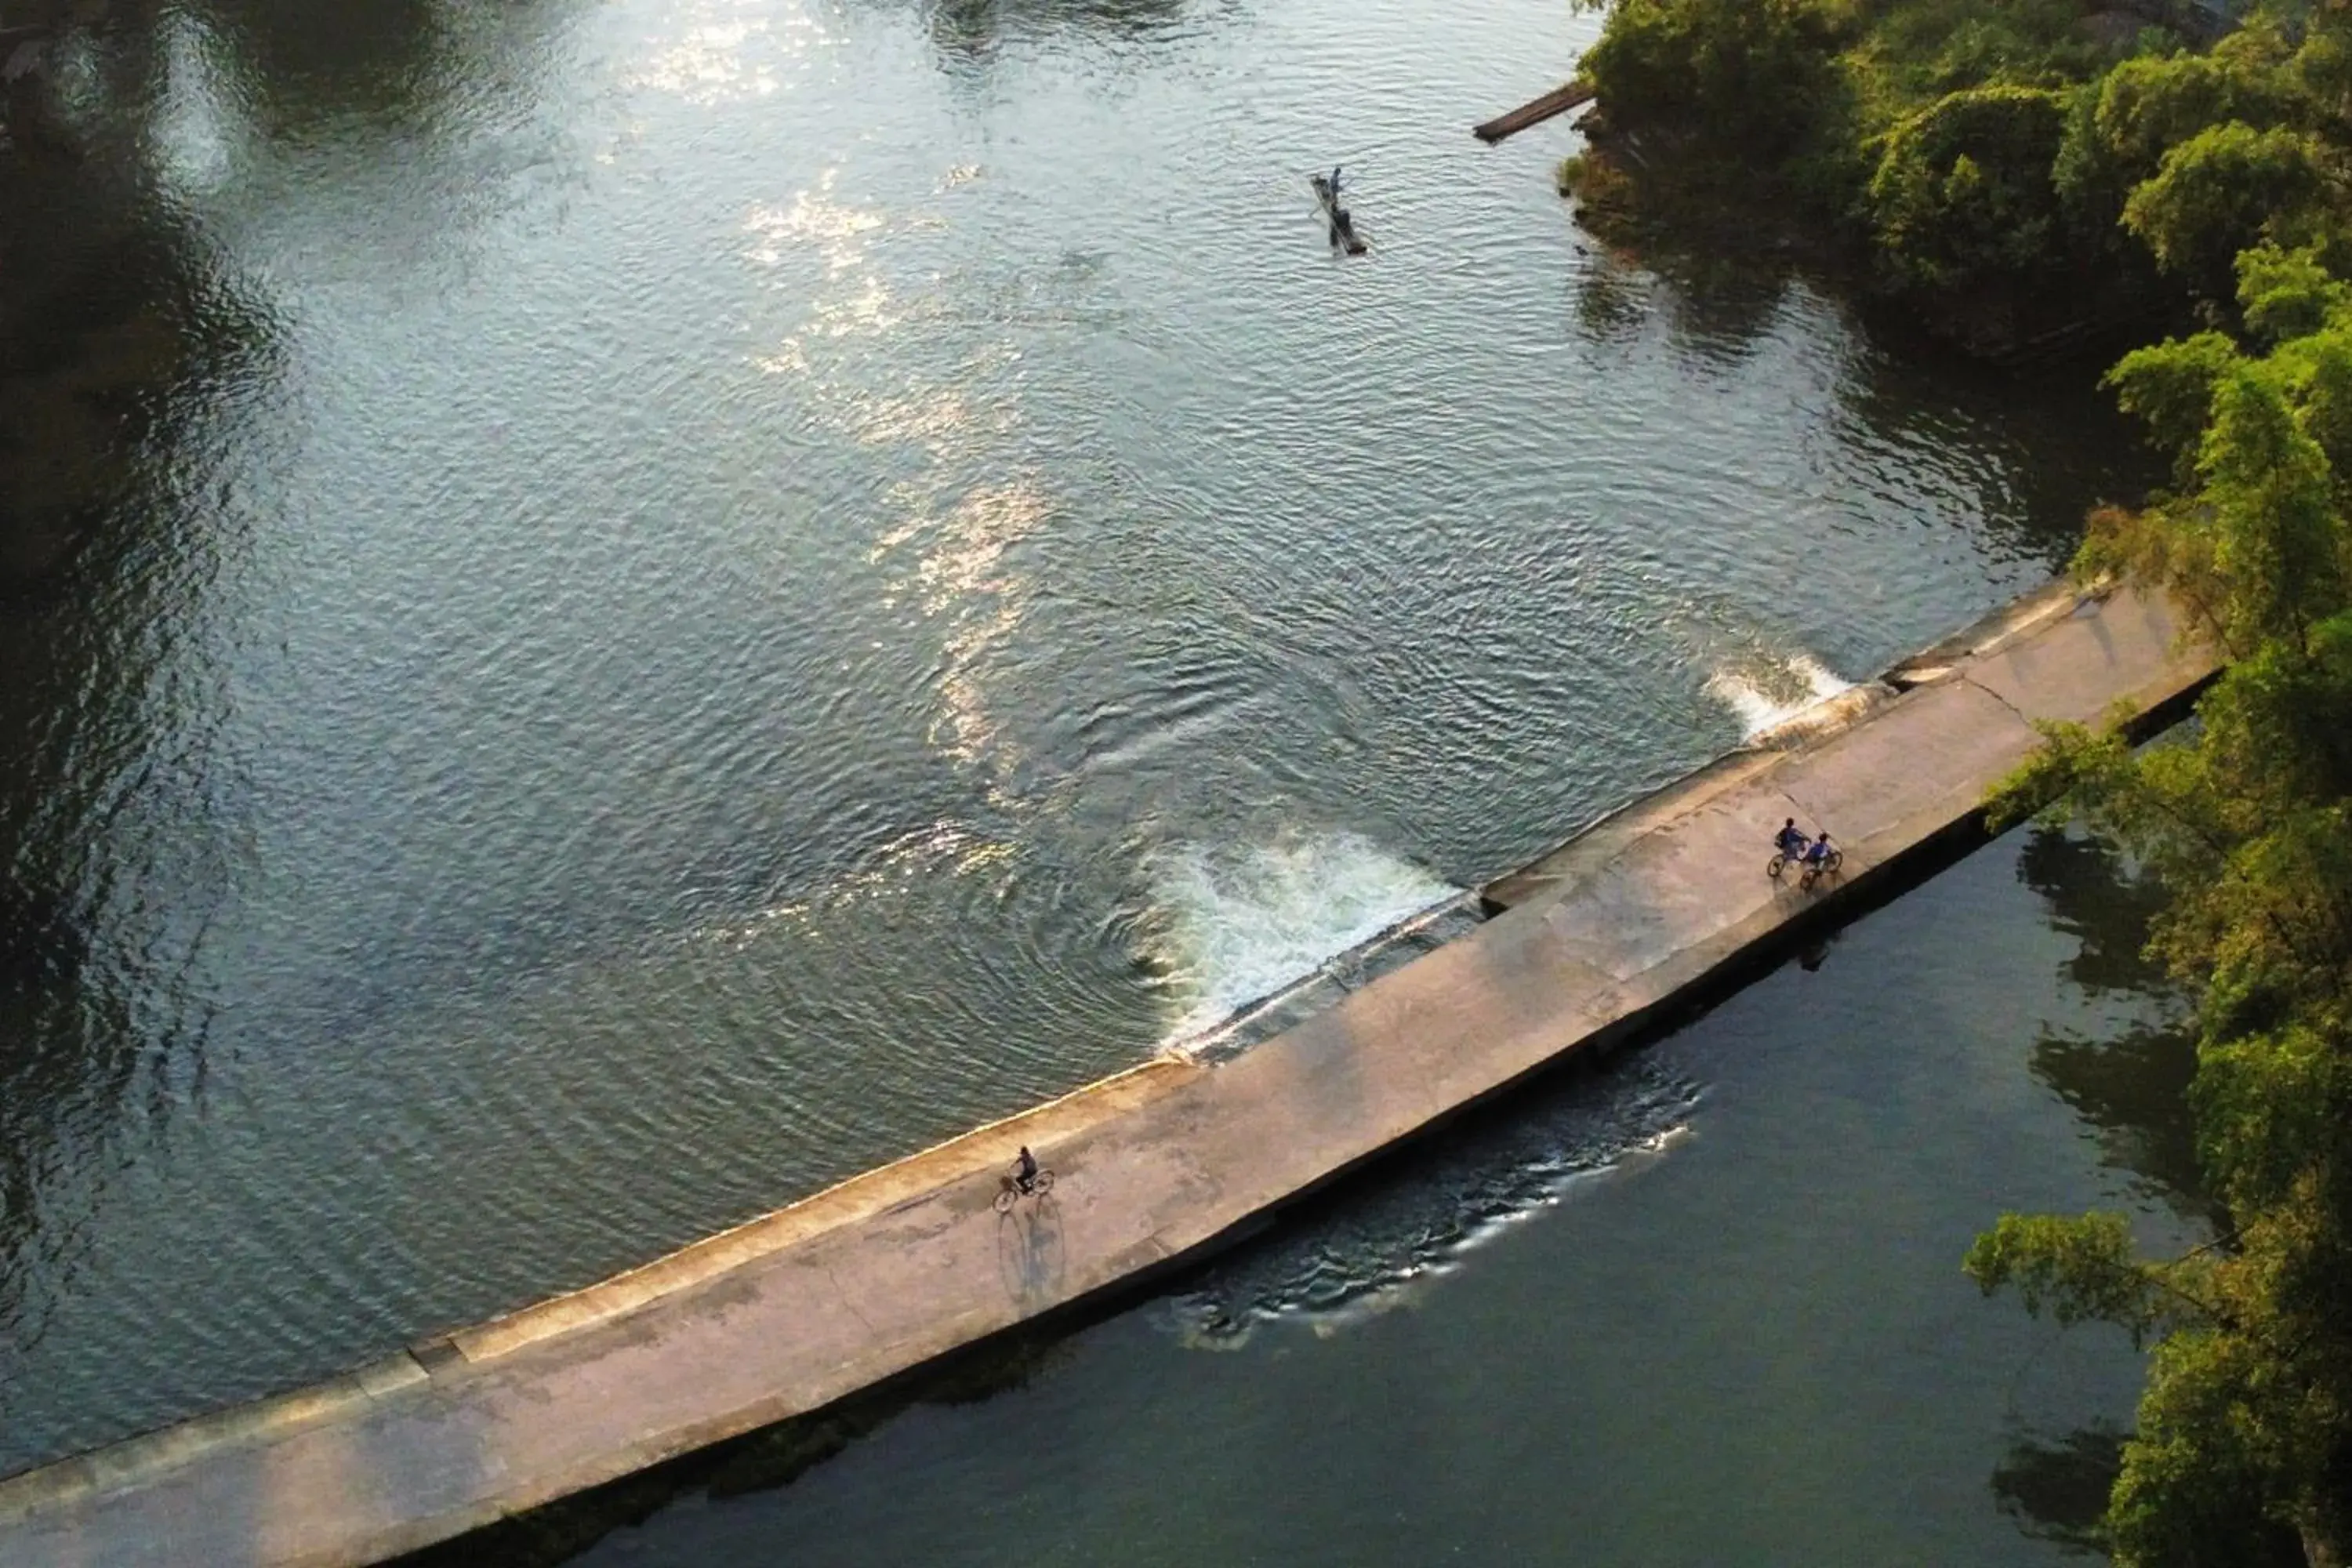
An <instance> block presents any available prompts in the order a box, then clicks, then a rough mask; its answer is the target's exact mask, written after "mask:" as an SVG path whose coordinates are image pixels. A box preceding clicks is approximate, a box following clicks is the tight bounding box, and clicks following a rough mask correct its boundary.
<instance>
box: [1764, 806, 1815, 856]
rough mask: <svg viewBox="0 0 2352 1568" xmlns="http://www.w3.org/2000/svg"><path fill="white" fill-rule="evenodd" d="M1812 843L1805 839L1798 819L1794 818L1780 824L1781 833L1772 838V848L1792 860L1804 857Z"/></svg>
mask: <svg viewBox="0 0 2352 1568" xmlns="http://www.w3.org/2000/svg"><path fill="white" fill-rule="evenodd" d="M1811 842H1812V841H1811V839H1809V838H1807V837H1805V834H1804V830H1803V829H1802V828H1801V827H1799V826H1797V819H1796V818H1795V817H1793V816H1792V817H1790V818H1789V820H1788V821H1786V822H1784V823H1782V824H1780V832H1778V833H1776V834H1774V835H1773V836H1772V847H1773V848H1775V849H1778V850H1779V851H1780V853H1781V854H1783V855H1786V856H1787V857H1788V858H1790V859H1791V860H1795V859H1798V858H1801V857H1802V856H1803V854H1804V853H1805V850H1806V847H1808V846H1809V845H1810V844H1811Z"/></svg>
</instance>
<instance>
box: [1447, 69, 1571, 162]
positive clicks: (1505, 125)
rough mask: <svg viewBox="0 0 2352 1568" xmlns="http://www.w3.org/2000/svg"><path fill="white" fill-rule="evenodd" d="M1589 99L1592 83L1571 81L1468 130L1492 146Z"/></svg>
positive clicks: (1564, 112)
mask: <svg viewBox="0 0 2352 1568" xmlns="http://www.w3.org/2000/svg"><path fill="white" fill-rule="evenodd" d="M1591 101H1592V84H1591V82H1587V81H1571V82H1569V83H1567V84H1566V85H1565V86H1561V87H1556V88H1554V89H1551V90H1550V91H1549V92H1548V93H1545V94H1544V95H1543V96H1542V97H1541V98H1538V99H1537V100H1535V101H1534V102H1532V103H1523V104H1521V105H1519V107H1518V108H1517V109H1514V110H1511V111H1510V112H1509V113H1508V114H1498V115H1496V117H1495V118H1494V119H1492V120H1489V121H1486V124H1484V125H1474V126H1472V127H1471V128H1470V133H1471V134H1472V135H1473V136H1475V137H1476V138H1478V140H1479V141H1481V142H1486V143H1487V144H1488V145H1490V146H1491V145H1492V144H1493V143H1495V142H1500V141H1501V140H1502V139H1503V138H1504V137H1506V136H1511V135H1516V134H1517V133H1518V132H1522V131H1525V130H1526V129H1527V128H1528V126H1530V125H1540V124H1542V123H1543V122H1544V121H1547V120H1549V119H1550V118H1551V117H1552V116H1553V115H1555V114H1566V113H1567V112H1568V111H1569V110H1571V109H1574V108H1576V107H1577V106H1579V105H1580V104H1586V103H1591Z"/></svg>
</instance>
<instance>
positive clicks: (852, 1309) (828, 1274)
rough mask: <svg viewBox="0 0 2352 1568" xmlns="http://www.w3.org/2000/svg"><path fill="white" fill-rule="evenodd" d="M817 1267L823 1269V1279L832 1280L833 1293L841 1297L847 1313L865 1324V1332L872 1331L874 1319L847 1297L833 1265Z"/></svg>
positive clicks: (827, 1264) (825, 1264)
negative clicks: (847, 1310)
mask: <svg viewBox="0 0 2352 1568" xmlns="http://www.w3.org/2000/svg"><path fill="white" fill-rule="evenodd" d="M818 1267H820V1268H823V1269H824V1277H825V1279H828V1280H830V1281H832V1283H833V1293H834V1294H835V1296H837V1297H839V1298H840V1299H841V1304H842V1305H843V1306H845V1307H846V1308H848V1309H849V1315H850V1316H851V1317H853V1318H855V1319H856V1320H857V1321H859V1322H861V1323H863V1324H865V1325H866V1332H867V1333H869V1334H870V1333H872V1332H873V1331H874V1320H873V1319H871V1318H869V1317H867V1316H866V1313H865V1311H864V1310H862V1309H860V1308H859V1306H858V1305H857V1303H856V1302H855V1301H853V1300H850V1299H849V1292H848V1291H846V1290H845V1289H842V1288H841V1276H839V1275H837V1274H835V1272H834V1271H833V1265H832V1264H830V1263H824V1264H820V1265H819V1266H818Z"/></svg>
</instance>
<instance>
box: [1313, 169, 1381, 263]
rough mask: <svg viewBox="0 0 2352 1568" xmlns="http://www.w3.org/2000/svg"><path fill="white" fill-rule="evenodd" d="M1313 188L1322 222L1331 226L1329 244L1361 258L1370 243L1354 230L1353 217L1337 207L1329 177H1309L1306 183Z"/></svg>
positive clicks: (1337, 196) (1318, 175) (1336, 195)
mask: <svg viewBox="0 0 2352 1568" xmlns="http://www.w3.org/2000/svg"><path fill="white" fill-rule="evenodd" d="M1307 184H1311V185H1313V186H1314V187H1315V199H1316V201H1317V202H1318V203H1320V204H1321V205H1322V208H1323V217H1324V220H1325V221H1326V222H1327V223H1328V224H1329V225H1330V226H1331V243H1332V245H1333V246H1334V247H1339V248H1342V249H1344V250H1346V251H1347V253H1348V254H1349V255H1350V256H1361V255H1363V254H1364V252H1366V251H1368V250H1370V248H1371V244H1370V241H1368V240H1366V239H1365V238H1364V237H1363V235H1362V234H1361V233H1360V232H1358V230H1357V228H1356V220H1355V217H1354V216H1352V215H1351V214H1350V213H1349V211H1348V209H1347V208H1346V207H1343V206H1341V205H1339V194H1338V193H1337V192H1335V191H1333V190H1332V189H1331V180H1330V176H1328V175H1327V174H1314V175H1310V176H1309V177H1308V179H1307Z"/></svg>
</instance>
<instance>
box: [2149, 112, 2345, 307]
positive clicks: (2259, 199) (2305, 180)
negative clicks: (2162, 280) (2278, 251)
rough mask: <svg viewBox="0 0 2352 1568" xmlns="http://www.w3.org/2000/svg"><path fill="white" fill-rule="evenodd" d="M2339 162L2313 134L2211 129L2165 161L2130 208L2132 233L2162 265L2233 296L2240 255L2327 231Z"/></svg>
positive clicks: (2195, 284)
mask: <svg viewBox="0 0 2352 1568" xmlns="http://www.w3.org/2000/svg"><path fill="white" fill-rule="evenodd" d="M2335 163H2336V160H2335V158H2334V156H2333V154H2332V153H2330V152H2329V150H2328V149H2327V148H2326V146H2325V145H2324V144H2323V143H2322V142H2320V141H2319V139H2318V138H2317V137H2315V136H2313V135H2311V134H2310V133H2309V132H2302V131H2294V130H2289V129H2287V128H2285V127H2284V126H2274V127H2273V128H2271V129H2269V130H2266V131H2258V130H2256V129H2255V128H2254V127H2252V126H2251V125H2247V124H2245V123H2243V122H2242V121H2231V122H2229V123H2227V124H2223V125H2214V126H2209V127H2207V128H2206V129H2205V130H2203V131H2200V132H2198V133H2197V134H2196V135H2194V136H2192V137H2190V138H2189V140H2188V141H2186V142H2181V143H2179V145H2177V146H2175V147H2173V148H2172V149H2171V150H2170V151H2168V152H2167V153H2165V154H2164V158H2163V161H2162V162H2161V163H2158V165H2157V172H2156V174H2154V175H2152V176H2151V177H2150V178H2148V179H2147V180H2144V181H2142V182H2141V183H2140V184H2138V185H2137V186H2136V187H2135V188H2134V189H2133V191H2132V193H2131V195H2130V196H2129V198H2128V199H2126V201H2125V203H2124V215H2123V221H2124V226H2125V227H2126V228H2127V229H2129V230H2130V231H2131V232H2132V233H2133V234H2135V235H2137V236H2138V237H2139V238H2140V239H2141V240H2142V241H2143V242H2144V243H2146V245H2147V247H2148V249H2149V251H2150V252H2152V253H2153V254H2154V255H2155V257H2156V261H2157V265H2158V267H2161V268H2164V270H2166V271H2167V272H2170V273H2174V274H2176V275H2178V276H2179V277H2180V278H2181V279H2183V280H2184V281H2185V282H2187V283H2188V284H2189V287H2191V288H2192V289H2197V290H2199V291H2200V292H2201V293H2206V294H2210V295H2214V296H2217V297H2221V298H2226V297H2227V296H2228V294H2229V281H2230V277H2231V266H2232V264H2233V262H2234V261H2235V259H2236V258H2237V255H2238V253H2239V252H2240V251H2242V250H2244V249H2246V248H2247V247H2250V246H2252V245H2255V244H2257V243H2259V242H2260V241H2262V240H2264V239H2273V240H2286V241H2289V242H2300V241H2304V240H2307V239H2310V238H2313V237H2315V236H2317V235H2320V234H2323V233H2325V232H2326V230H2327V229H2328V228H2329V227H2330V226H2331V222H2332V209H2333V207H2334V206H2335V205H2336V201H2337V199H2338V193H2337V189H2336V174H2335Z"/></svg>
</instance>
